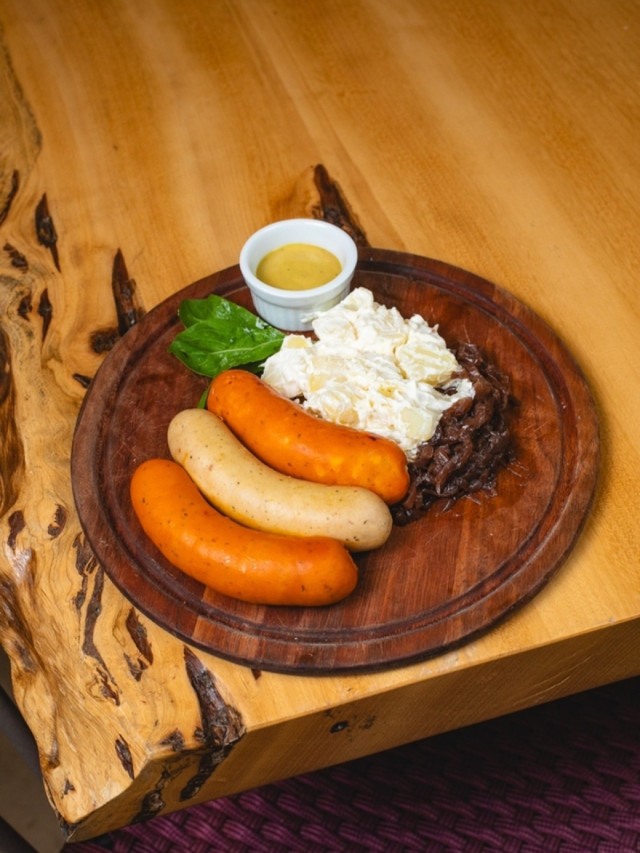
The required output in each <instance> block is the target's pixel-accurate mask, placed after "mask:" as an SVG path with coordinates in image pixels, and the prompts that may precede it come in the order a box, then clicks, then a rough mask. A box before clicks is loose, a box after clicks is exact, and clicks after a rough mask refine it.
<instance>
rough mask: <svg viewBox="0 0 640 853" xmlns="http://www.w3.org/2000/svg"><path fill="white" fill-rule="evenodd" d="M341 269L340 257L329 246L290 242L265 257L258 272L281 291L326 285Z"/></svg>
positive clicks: (260, 277) (266, 282)
mask: <svg viewBox="0 0 640 853" xmlns="http://www.w3.org/2000/svg"><path fill="white" fill-rule="evenodd" d="M341 269H342V265H341V264H340V261H339V260H338V258H336V256H335V255H334V254H333V253H332V252H329V251H328V250H327V249H322V248H321V247H320V246H313V245H311V244H310V243H287V244H286V245H284V246H280V247H279V248H278V249H274V250H273V251H272V252H268V253H267V254H266V255H265V256H264V258H262V260H261V261H260V263H259V264H258V268H257V270H256V275H257V276H258V278H259V279H260V280H261V281H263V282H264V283H265V284H269V285H271V287H279V288H280V289H281V290H310V289H311V288H312V287H319V286H320V285H321V284H327V282H329V281H331V280H332V279H334V278H335V277H336V276H337V275H338V274H339V273H340V271H341Z"/></svg>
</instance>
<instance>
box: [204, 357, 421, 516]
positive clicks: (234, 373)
mask: <svg viewBox="0 0 640 853" xmlns="http://www.w3.org/2000/svg"><path fill="white" fill-rule="evenodd" d="M207 408H208V409H209V410H210V411H211V412H214V413H215V414H217V415H218V416H219V417H221V418H222V420H223V421H225V423H226V424H227V425H228V426H229V428H230V429H231V430H232V432H233V433H235V435H236V436H237V437H238V438H239V439H240V441H242V443H243V444H244V445H246V447H248V448H249V449H250V450H251V451H252V452H253V453H255V455H256V456H258V457H259V458H260V459H262V461H263V462H265V463H266V464H267V465H270V466H271V467H272V468H275V469H276V470H277V471H280V472H281V473H283V474H289V475H290V476H292V477H298V478H300V479H303V480H311V481H312V482H315V483H326V484H328V485H331V486H336V485H340V486H363V487H364V488H367V489H370V490H371V491H372V492H375V493H376V494H377V495H379V496H380V497H381V498H382V499H383V500H384V501H386V503H388V504H391V503H395V502H396V501H399V500H401V498H403V497H404V496H405V494H406V492H407V489H408V488H409V472H408V470H407V458H406V456H405V454H404V452H403V450H402V449H401V448H400V447H399V446H398V445H397V444H395V443H394V442H393V441H390V440H389V439H387V438H382V437H381V436H377V435H372V434H371V433H368V432H363V431H361V430H357V429H353V428H352V427H347V426H342V425H339V424H334V423H330V422H329V421H325V420H323V419H322V418H319V417H316V416H315V415H312V414H311V413H310V412H307V411H306V410H305V409H303V408H302V406H300V405H298V404H297V403H294V402H293V401H292V400H289V399H287V398H286V397H284V396H282V395H281V394H278V393H277V392H276V391H274V390H273V388H271V387H270V386H269V385H267V384H266V382H263V381H262V380H261V379H259V378H258V377H257V376H255V375H254V374H253V373H249V372H248V371H246V370H239V369H232V370H225V371H223V372H222V373H219V374H218V376H216V378H215V379H214V380H213V382H212V383H211V387H210V389H209V393H208V396H207Z"/></svg>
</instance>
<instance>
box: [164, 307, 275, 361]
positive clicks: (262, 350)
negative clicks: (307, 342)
mask: <svg viewBox="0 0 640 853" xmlns="http://www.w3.org/2000/svg"><path fill="white" fill-rule="evenodd" d="M178 316H179V317H180V319H181V320H182V322H183V324H184V326H185V328H184V330H183V331H182V332H179V333H178V334H177V335H176V337H175V338H174V339H173V341H172V342H171V344H170V345H169V352H170V353H172V354H173V355H175V356H176V358H178V359H179V360H180V361H181V362H182V363H183V364H185V365H186V366H187V367H188V368H190V369H191V370H193V371H194V372H195V373H199V374H201V375H203V376H209V377H211V378H213V377H214V376H217V375H218V373H221V372H222V371H223V370H228V369H229V368H230V367H245V368H247V369H248V370H253V371H254V372H258V371H259V370H260V368H261V366H262V363H263V362H264V361H265V360H266V359H267V358H268V357H269V356H270V355H273V353H275V352H277V351H278V350H279V349H280V347H281V346H282V341H283V340H284V333H283V332H280V331H278V329H275V328H274V327H273V326H270V325H269V324H268V323H265V322H264V320H262V319H261V318H260V317H257V316H256V315H255V314H252V313H251V311H247V309H246V308H242V307H241V306H240V305H236V303H235V302H230V301H229V300H228V299H223V298H222V297H221V296H217V295H216V294H211V295H210V296H207V297H206V298H205V299H185V300H184V301H183V302H182V303H181V305H180V308H179V309H178Z"/></svg>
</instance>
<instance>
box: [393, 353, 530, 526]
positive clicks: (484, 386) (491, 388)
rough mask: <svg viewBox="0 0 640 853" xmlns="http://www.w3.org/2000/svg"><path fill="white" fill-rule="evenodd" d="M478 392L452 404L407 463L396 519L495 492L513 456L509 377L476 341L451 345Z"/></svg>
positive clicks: (407, 519) (409, 518)
mask: <svg viewBox="0 0 640 853" xmlns="http://www.w3.org/2000/svg"><path fill="white" fill-rule="evenodd" d="M453 351H454V353H455V356H456V358H457V360H458V363H459V364H460V366H461V371H460V372H459V373H458V374H457V375H458V376H463V377H466V378H468V379H469V380H470V381H471V383H472V384H473V388H474V391H475V394H474V396H473V397H465V398H463V399H462V400H458V401H457V402H456V403H454V404H453V405H452V406H450V407H449V408H448V409H447V410H446V411H445V412H444V413H443V414H442V416H441V418H440V421H439V423H438V427H437V429H436V431H435V433H434V435H433V436H432V438H431V439H430V440H429V441H428V442H426V443H425V444H423V445H421V446H420V448H418V453H417V455H416V458H415V459H414V460H413V461H412V462H411V463H410V465H409V473H410V477H411V483H410V486H409V491H408V493H407V495H406V497H405V498H404V499H403V500H402V501H401V502H400V503H397V504H395V505H394V506H393V507H391V512H392V515H393V519H394V522H395V523H396V524H399V525H403V524H408V523H409V522H411V521H414V520H416V519H417V518H420V517H421V516H422V515H423V514H424V513H425V512H426V511H427V510H428V509H429V507H430V506H431V505H432V504H433V503H434V502H435V501H443V502H445V504H447V503H450V502H452V501H455V500H457V499H458V498H461V497H464V496H466V495H470V494H473V493H474V492H479V491H488V492H491V493H495V487H496V477H497V474H498V471H499V470H500V469H501V468H503V467H505V466H506V465H508V464H509V463H510V462H512V461H513V458H514V451H513V446H512V440H511V433H510V429H509V421H510V417H509V415H510V412H511V409H512V408H513V407H514V404H515V402H514V400H513V397H512V396H511V390H510V382H509V377H508V376H506V375H505V374H504V373H502V372H501V371H500V370H498V368H497V367H496V366H495V365H494V364H492V363H491V362H490V361H488V360H487V359H486V358H485V357H484V355H483V354H482V353H481V351H480V349H479V348H478V347H477V346H475V345H474V344H461V345H460V346H458V347H457V348H456V349H454V350H453Z"/></svg>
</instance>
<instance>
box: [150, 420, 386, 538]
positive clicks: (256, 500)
mask: <svg viewBox="0 0 640 853" xmlns="http://www.w3.org/2000/svg"><path fill="white" fill-rule="evenodd" d="M167 439H168V443H169V450H170V452H171V455H172V457H173V459H174V460H175V461H176V462H178V463H179V464H180V465H182V466H183V468H185V470H186V471H187V473H188V474H189V475H190V477H191V478H192V479H193V481H194V482H195V483H196V485H197V486H198V488H199V489H200V491H201V492H202V493H203V495H204V496H205V497H206V498H207V499H208V500H209V501H210V502H211V503H212V504H213V505H214V506H215V507H216V508H217V509H219V510H220V511H222V512H224V513H225V514H226V515H228V516H229V517H230V518H233V519H234V520H235V521H238V522H240V523H242V524H246V525H247V526H248V527H253V528H254V529H256V530H267V531H271V532H273V533H285V534H288V535H293V536H330V537H331V538H333V539H337V540H339V541H340V542H342V543H343V544H344V545H345V546H346V547H347V548H348V549H349V550H350V551H368V550H370V549H372V548H379V547H380V546H381V545H383V544H384V543H385V542H386V541H387V539H388V537H389V534H390V533H391V528H392V524H393V521H392V517H391V513H390V511H389V507H388V506H387V505H386V503H385V502H384V501H383V500H382V498H380V497H378V495H376V494H374V493H373V492H372V491H369V489H364V488H362V487H360V486H327V485H324V484H319V483H311V482H308V481H306V480H298V479H296V478H294V477H289V476H287V475H285V474H280V473H279V472H277V471H275V470H274V469H273V468H270V467H268V466H267V465H265V464H264V463H263V462H261V461H260V460H259V459H258V458H257V457H256V456H254V455H253V453H251V451H249V450H247V448H246V447H245V446H244V445H243V444H242V443H241V442H240V441H239V440H238V439H237V438H236V437H235V436H234V435H233V433H232V432H231V430H230V429H229V428H228V427H227V426H226V425H225V424H224V423H223V421H222V420H221V419H220V418H219V417H218V416H217V415H214V414H213V413H212V412H209V411H207V410H206V409H185V410H184V411H182V412H179V413H178V414H177V415H176V416H175V417H174V418H173V420H172V421H171V423H170V424H169V429H168V434H167Z"/></svg>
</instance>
